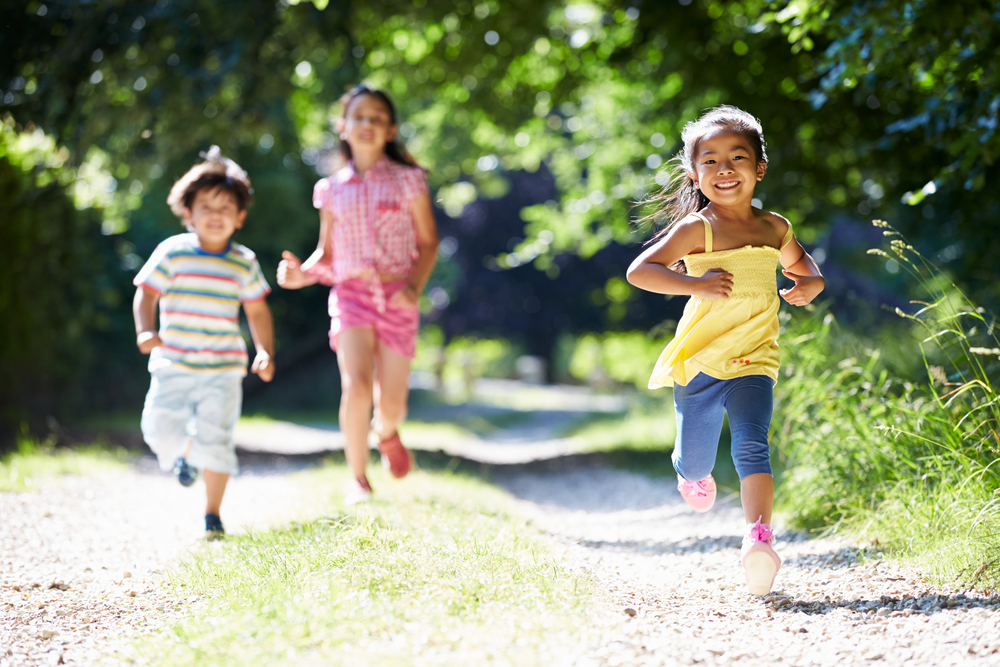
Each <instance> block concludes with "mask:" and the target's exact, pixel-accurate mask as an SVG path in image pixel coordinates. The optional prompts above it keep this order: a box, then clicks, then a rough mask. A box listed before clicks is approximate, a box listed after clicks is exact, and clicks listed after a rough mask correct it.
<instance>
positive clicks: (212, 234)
mask: <svg viewBox="0 0 1000 667" xmlns="http://www.w3.org/2000/svg"><path fill="white" fill-rule="evenodd" d="M246 217H247V212H246V211H245V210H243V211H241V210H240V207H239V205H238V204H237V200H236V195H234V194H233V193H232V192H229V191H228V190H223V189H222V188H216V189H214V190H199V191H198V192H197V194H195V196H194V201H193V202H191V208H185V209H184V224H185V225H186V226H187V228H188V229H189V230H190V231H192V232H194V233H195V234H197V235H198V241H199V242H200V243H201V248H202V250H205V251H207V252H222V251H223V250H225V249H226V247H227V246H228V245H229V238H230V237H231V236H232V235H233V233H234V232H235V231H236V230H237V229H239V228H240V227H242V226H243V220H244V219H245V218H246Z"/></svg>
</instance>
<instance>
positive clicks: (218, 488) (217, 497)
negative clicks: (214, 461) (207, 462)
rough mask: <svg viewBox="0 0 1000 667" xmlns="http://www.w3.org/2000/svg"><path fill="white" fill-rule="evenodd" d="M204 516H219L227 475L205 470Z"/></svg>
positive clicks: (227, 480) (227, 479)
mask: <svg viewBox="0 0 1000 667" xmlns="http://www.w3.org/2000/svg"><path fill="white" fill-rule="evenodd" d="M204 472H205V514H214V515H216V516H219V507H220V506H221V505H222V496H223V495H224V494H225V493H226V484H227V483H228V482H229V473H227V472H215V471H214V470H207V469H206V470H205V471H204Z"/></svg>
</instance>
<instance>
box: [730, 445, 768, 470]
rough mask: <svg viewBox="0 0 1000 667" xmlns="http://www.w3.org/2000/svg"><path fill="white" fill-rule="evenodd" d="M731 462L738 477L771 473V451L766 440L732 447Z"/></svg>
mask: <svg viewBox="0 0 1000 667" xmlns="http://www.w3.org/2000/svg"><path fill="white" fill-rule="evenodd" d="M733 464H734V466H735V467H736V474H737V475H739V477H740V479H743V478H744V477H747V476H748V475H756V474H760V473H764V474H767V475H771V474H772V472H771V451H770V449H769V448H768V446H767V442H763V443H761V442H753V443H743V444H742V445H740V446H734V447H733Z"/></svg>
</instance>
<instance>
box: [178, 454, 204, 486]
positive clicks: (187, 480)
mask: <svg viewBox="0 0 1000 667" xmlns="http://www.w3.org/2000/svg"><path fill="white" fill-rule="evenodd" d="M174 474H175V475H177V481H178V482H180V483H181V486H191V485H192V484H194V483H195V480H197V479H198V469H197V468H193V467H191V466H190V465H188V462H187V459H185V458H184V457H183V456H179V457H177V460H176V461H175V462H174Z"/></svg>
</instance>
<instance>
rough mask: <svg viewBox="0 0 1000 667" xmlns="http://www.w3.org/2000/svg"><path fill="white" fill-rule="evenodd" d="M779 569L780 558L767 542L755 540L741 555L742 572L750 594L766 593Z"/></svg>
mask: <svg viewBox="0 0 1000 667" xmlns="http://www.w3.org/2000/svg"><path fill="white" fill-rule="evenodd" d="M779 569H781V558H779V557H778V554H776V553H775V552H774V549H773V548H772V547H771V545H770V544H768V543H767V542H755V543H754V544H753V545H752V546H751V547H750V548H749V549H747V551H746V553H745V554H744V555H743V572H744V574H745V575H746V580H747V589H748V590H749V591H750V595H767V594H768V593H770V592H771V588H772V587H773V586H774V579H775V577H777V576H778V570H779Z"/></svg>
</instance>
